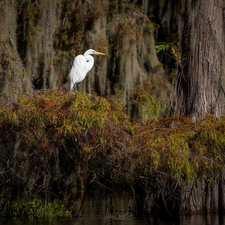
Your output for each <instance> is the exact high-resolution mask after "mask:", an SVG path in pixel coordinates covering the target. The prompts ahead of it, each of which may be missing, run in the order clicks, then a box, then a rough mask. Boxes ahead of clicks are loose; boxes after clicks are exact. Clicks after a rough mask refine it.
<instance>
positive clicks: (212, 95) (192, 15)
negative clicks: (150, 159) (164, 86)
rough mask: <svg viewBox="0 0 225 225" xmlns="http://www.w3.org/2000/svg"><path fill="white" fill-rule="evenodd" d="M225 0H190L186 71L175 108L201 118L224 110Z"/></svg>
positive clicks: (185, 47) (181, 81)
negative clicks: (206, 114)
mask: <svg viewBox="0 0 225 225" xmlns="http://www.w3.org/2000/svg"><path fill="white" fill-rule="evenodd" d="M223 7H224V1H223V0H215V1H211V0H187V1H186V16H185V25H184V32H183V38H182V40H183V58H186V60H185V65H184V67H183V71H180V77H179V79H178V82H177V105H176V109H175V112H176V113H178V114H184V115H189V116H191V118H192V119H193V120H198V119H199V118H200V117H201V116H203V115H204V114H205V113H211V114H214V115H218V116H219V115H221V114H224V113H225V101H224V100H225V70H224V35H225V29H224V28H225V17H224V8H223Z"/></svg>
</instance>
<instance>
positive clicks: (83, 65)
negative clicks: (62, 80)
mask: <svg viewBox="0 0 225 225" xmlns="http://www.w3.org/2000/svg"><path fill="white" fill-rule="evenodd" d="M91 54H93V55H105V54H104V53H101V52H96V51H95V50H93V49H89V50H87V51H86V52H85V53H84V55H78V56H77V57H76V58H75V59H74V61H73V65H72V68H71V70H70V73H69V76H68V80H69V90H73V89H75V88H76V85H77V84H79V83H80V82H82V81H83V80H84V78H85V77H86V75H87V73H88V72H89V71H90V70H91V68H92V67H93V65H94V58H93V57H92V56H91Z"/></svg>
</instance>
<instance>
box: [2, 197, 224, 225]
mask: <svg viewBox="0 0 225 225" xmlns="http://www.w3.org/2000/svg"><path fill="white" fill-rule="evenodd" d="M82 197H83V196H82V194H81V195H79V196H77V198H76V200H75V201H74V202H73V203H71V204H73V206H74V209H77V210H79V208H80V206H81V202H82ZM132 205H133V198H132V196H131V195H129V194H126V193H123V194H121V195H117V196H116V197H113V198H107V199H93V198H90V197H87V198H86V200H85V202H84V204H83V207H82V210H81V213H80V218H79V220H77V219H72V218H63V219H61V218H60V219H57V218H45V219H44V218H42V219H40V220H38V221H36V220H35V219H34V218H27V219H19V218H10V219H9V218H7V219H6V218H0V225H3V224H4V225H34V224H37V225H145V224H146V225H148V224H149V225H150V224H152V225H190V224H193V225H211V224H212V225H219V224H221V225H222V224H223V225H225V215H218V214H211V215H205V214H192V215H189V216H184V217H176V218H173V219H169V220H168V219H166V218H161V219H156V218H149V219H145V218H137V217H134V216H133V215H132V214H131V213H130V208H131V207H132Z"/></svg>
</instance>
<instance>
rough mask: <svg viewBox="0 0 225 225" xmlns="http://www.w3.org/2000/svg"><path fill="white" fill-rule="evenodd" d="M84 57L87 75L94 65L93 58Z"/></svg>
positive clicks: (89, 56)
mask: <svg viewBox="0 0 225 225" xmlns="http://www.w3.org/2000/svg"><path fill="white" fill-rule="evenodd" d="M84 57H85V59H86V61H87V66H86V72H87V73H88V72H89V71H90V70H91V68H92V67H93V65H94V58H93V57H92V56H91V55H84Z"/></svg>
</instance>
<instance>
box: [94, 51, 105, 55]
mask: <svg viewBox="0 0 225 225" xmlns="http://www.w3.org/2000/svg"><path fill="white" fill-rule="evenodd" d="M94 53H95V54H98V55H105V54H104V53H101V52H96V51H94Z"/></svg>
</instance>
